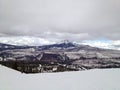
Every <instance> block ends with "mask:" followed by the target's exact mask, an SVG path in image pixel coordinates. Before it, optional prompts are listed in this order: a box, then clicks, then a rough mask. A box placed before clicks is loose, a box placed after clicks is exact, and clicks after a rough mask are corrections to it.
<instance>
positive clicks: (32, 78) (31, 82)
mask: <svg viewBox="0 0 120 90" xmlns="http://www.w3.org/2000/svg"><path fill="white" fill-rule="evenodd" d="M0 90H120V69H101V70H99V69H94V70H87V71H78V72H63V73H42V74H22V73H20V72H17V71H15V70H12V69H9V68H7V67H4V66H1V65H0Z"/></svg>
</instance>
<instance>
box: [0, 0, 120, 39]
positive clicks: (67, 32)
mask: <svg viewBox="0 0 120 90" xmlns="http://www.w3.org/2000/svg"><path fill="white" fill-rule="evenodd" d="M119 16H120V1H119V0H19V1H17V0H0V36H1V37H3V36H8V37H9V36H35V37H41V38H45V39H50V40H62V39H70V40H75V41H79V40H87V39H88V40H89V39H96V38H107V39H114V40H118V39H119V38H120V17H119Z"/></svg>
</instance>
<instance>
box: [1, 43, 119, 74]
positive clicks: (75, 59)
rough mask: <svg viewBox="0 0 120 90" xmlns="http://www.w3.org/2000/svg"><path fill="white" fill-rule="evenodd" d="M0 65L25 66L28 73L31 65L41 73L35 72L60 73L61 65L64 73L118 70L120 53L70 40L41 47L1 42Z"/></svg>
mask: <svg viewBox="0 0 120 90" xmlns="http://www.w3.org/2000/svg"><path fill="white" fill-rule="evenodd" d="M11 62H12V64H10V63H11ZM0 63H1V64H3V65H5V66H8V67H11V68H13V69H16V70H19V71H21V69H20V68H22V67H25V68H24V70H26V71H24V72H26V73H31V72H32V71H31V69H33V66H34V67H36V68H38V67H39V66H42V68H41V67H40V70H41V69H43V71H39V70H37V71H35V72H49V71H51V69H52V70H53V68H55V67H57V68H60V70H59V69H58V70H57V71H61V65H62V70H63V71H69V70H84V69H93V68H120V51H118V50H110V49H102V48H97V47H91V46H89V45H79V44H76V43H73V42H69V41H65V42H61V43H56V44H51V45H43V46H16V45H9V44H2V43H0ZM24 64H25V65H26V66H25V65H24ZM39 64H40V65H39ZM46 65H47V66H46ZM56 65H57V66H56ZM28 66H29V68H31V69H30V70H28ZM46 68H47V70H46Z"/></svg>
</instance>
